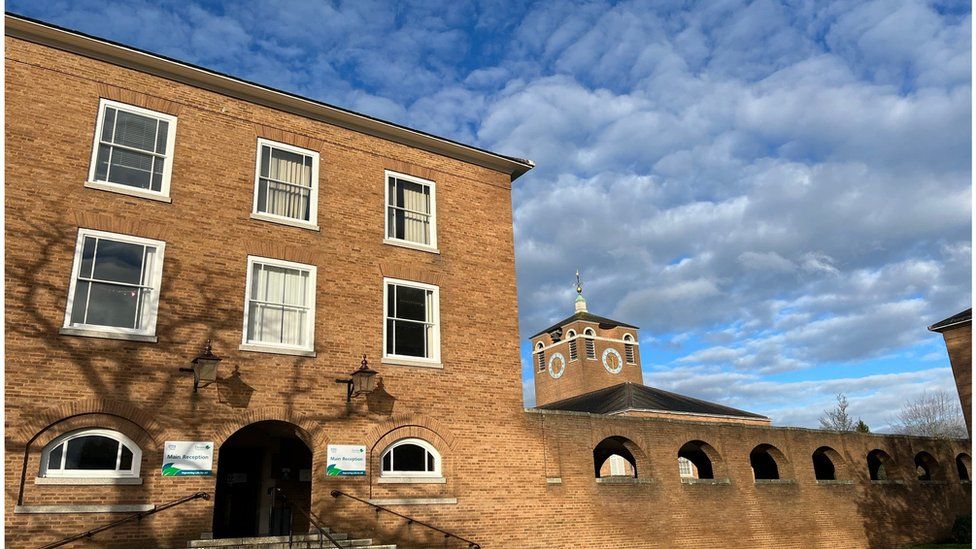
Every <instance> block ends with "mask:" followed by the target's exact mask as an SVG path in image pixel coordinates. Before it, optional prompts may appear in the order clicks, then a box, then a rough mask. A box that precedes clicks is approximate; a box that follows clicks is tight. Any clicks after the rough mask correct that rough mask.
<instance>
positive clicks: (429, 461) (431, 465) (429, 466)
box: [427, 452, 434, 471]
mask: <svg viewBox="0 0 976 549" xmlns="http://www.w3.org/2000/svg"><path fill="white" fill-rule="evenodd" d="M427 470H428V471H434V454H432V453H430V452H427Z"/></svg>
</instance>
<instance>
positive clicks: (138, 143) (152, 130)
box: [114, 111, 156, 151]
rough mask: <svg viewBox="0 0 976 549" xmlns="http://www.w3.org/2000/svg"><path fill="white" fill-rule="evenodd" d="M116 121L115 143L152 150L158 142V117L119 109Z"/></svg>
mask: <svg viewBox="0 0 976 549" xmlns="http://www.w3.org/2000/svg"><path fill="white" fill-rule="evenodd" d="M117 117H118V120H116V122H115V139H114V142H115V143H119V144H121V145H125V146H127V147H134V148H137V149H142V150H144V151H152V150H154V149H155V147H154V145H155V144H156V119H155V118H150V117H147V116H142V115H138V114H133V113H131V112H125V111H118V115H117Z"/></svg>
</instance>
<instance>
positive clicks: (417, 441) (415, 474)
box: [380, 438, 443, 478]
mask: <svg viewBox="0 0 976 549" xmlns="http://www.w3.org/2000/svg"><path fill="white" fill-rule="evenodd" d="M404 444H413V445H416V446H420V447H421V448H423V449H424V450H427V452H429V453H430V454H431V455H432V456H434V470H433V471H397V470H392V471H386V470H384V469H383V460H384V458H386V454H388V453H390V452H391V451H392V450H393V449H394V448H396V447H397V446H403V445H404ZM425 465H426V463H425ZM442 476H443V475H442V474H441V453H440V452H438V451H437V448H434V445H433V444H431V443H429V442H427V441H426V440H424V439H421V438H404V439H400V440H398V441H396V442H394V443H393V444H390V445H389V446H387V447H386V448H385V449H384V450H383V452H382V453H380V477H412V478H441V477H442Z"/></svg>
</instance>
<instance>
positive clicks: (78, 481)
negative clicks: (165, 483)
mask: <svg viewBox="0 0 976 549" xmlns="http://www.w3.org/2000/svg"><path fill="white" fill-rule="evenodd" d="M34 484H52V485H58V486H72V485H77V486H81V485H88V486H93V485H114V486H126V485H138V484H142V478H141V477H103V478H93V477H37V478H35V479H34Z"/></svg>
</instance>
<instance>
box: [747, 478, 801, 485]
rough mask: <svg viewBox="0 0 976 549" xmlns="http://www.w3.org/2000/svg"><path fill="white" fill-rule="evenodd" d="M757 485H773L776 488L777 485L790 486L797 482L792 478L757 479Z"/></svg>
mask: <svg viewBox="0 0 976 549" xmlns="http://www.w3.org/2000/svg"><path fill="white" fill-rule="evenodd" d="M756 484H757V485H758V486H765V485H773V486H776V485H790V484H796V481H795V480H793V479H791V478H757V479H756Z"/></svg>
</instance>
